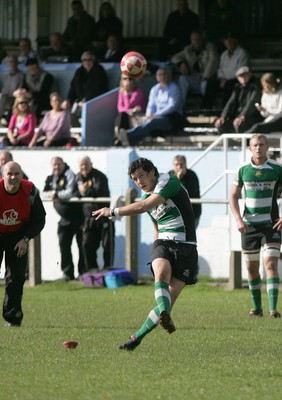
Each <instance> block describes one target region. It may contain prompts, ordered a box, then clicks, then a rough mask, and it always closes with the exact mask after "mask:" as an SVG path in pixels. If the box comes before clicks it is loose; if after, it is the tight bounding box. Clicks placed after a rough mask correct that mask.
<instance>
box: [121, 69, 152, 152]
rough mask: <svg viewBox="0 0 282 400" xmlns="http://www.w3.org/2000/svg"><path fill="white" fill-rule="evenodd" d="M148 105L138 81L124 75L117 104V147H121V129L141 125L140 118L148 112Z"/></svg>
mask: <svg viewBox="0 0 282 400" xmlns="http://www.w3.org/2000/svg"><path fill="white" fill-rule="evenodd" d="M146 104H147V100H146V96H145V94H144V92H143V90H142V89H141V88H140V87H138V86H137V82H136V79H134V78H129V77H127V76H125V75H122V76H121V80H120V90H119V93H118V103H117V109H118V116H117V118H116V120H115V139H114V145H115V146H118V145H120V141H119V130H120V129H130V128H132V127H134V126H136V125H138V124H139V123H140V118H142V116H143V115H144V113H145V110H146Z"/></svg>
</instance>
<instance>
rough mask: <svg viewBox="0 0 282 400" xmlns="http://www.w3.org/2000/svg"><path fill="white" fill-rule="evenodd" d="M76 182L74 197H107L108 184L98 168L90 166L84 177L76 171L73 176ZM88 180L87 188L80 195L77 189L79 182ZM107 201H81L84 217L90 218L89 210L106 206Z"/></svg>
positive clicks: (108, 192)
mask: <svg viewBox="0 0 282 400" xmlns="http://www.w3.org/2000/svg"><path fill="white" fill-rule="evenodd" d="M75 181H76V184H75V188H74V196H75V197H109V196H110V191H109V186H108V178H107V177H106V175H104V174H103V173H102V172H101V171H99V170H98V169H95V168H92V170H91V171H90V173H89V174H88V175H87V176H86V177H84V176H82V175H81V173H78V174H77V175H76V178H75ZM85 182H88V189H87V190H86V192H85V193H84V195H83V196H82V195H81V194H80V192H79V190H78V186H79V184H80V183H85ZM108 206H109V204H108V203H105V204H104V203H103V204H102V203H96V204H95V203H82V210H83V214H84V217H86V218H87V217H88V218H92V217H91V212H92V211H94V210H98V209H99V208H101V207H108Z"/></svg>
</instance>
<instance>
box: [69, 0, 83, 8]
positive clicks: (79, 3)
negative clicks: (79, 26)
mask: <svg viewBox="0 0 282 400" xmlns="http://www.w3.org/2000/svg"><path fill="white" fill-rule="evenodd" d="M71 5H72V6H81V7H83V4H82V1H81V0H73V1H72V2H71Z"/></svg>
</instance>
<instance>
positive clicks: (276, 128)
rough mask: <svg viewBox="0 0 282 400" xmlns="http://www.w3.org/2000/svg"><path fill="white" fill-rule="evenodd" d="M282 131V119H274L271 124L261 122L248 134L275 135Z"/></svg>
mask: <svg viewBox="0 0 282 400" xmlns="http://www.w3.org/2000/svg"><path fill="white" fill-rule="evenodd" d="M281 130H282V117H280V118H274V119H273V120H272V121H269V122H259V123H258V124H255V125H253V126H252V127H251V129H249V130H248V133H273V132H281Z"/></svg>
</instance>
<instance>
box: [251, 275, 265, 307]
mask: <svg viewBox="0 0 282 400" xmlns="http://www.w3.org/2000/svg"><path fill="white" fill-rule="evenodd" d="M248 284H249V289H250V291H251V296H252V302H253V308H254V310H256V311H262V307H261V279H260V276H259V277H258V278H256V279H253V280H249V281H248Z"/></svg>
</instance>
